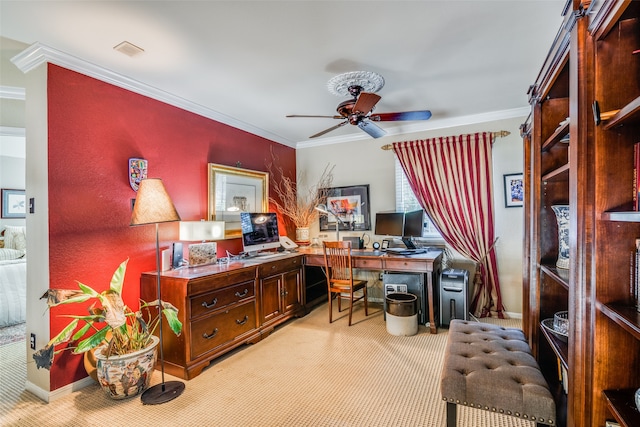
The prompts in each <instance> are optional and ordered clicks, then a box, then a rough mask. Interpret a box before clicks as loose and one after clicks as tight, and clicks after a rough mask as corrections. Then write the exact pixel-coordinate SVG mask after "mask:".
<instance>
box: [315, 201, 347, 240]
mask: <svg viewBox="0 0 640 427" xmlns="http://www.w3.org/2000/svg"><path fill="white" fill-rule="evenodd" d="M314 209H315V210H317V211H318V212H320V213H323V214H325V215H329V214H331V215H333V216H334V217H335V218H336V241H340V224H342V225H347V224H345V223H344V221H342V220H341V219H340V217H338V215H336V214H335V213H333V212H332V211H330V210H329V208H327V205H323V204H320V205H318V206H316V207H315V208H314Z"/></svg>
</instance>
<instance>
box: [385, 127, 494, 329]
mask: <svg viewBox="0 0 640 427" xmlns="http://www.w3.org/2000/svg"><path fill="white" fill-rule="evenodd" d="M492 138H493V137H492V134H491V133H489V132H483V133H476V134H470V135H460V136H455V137H441V138H433V139H425V140H419V141H405V142H395V143H393V150H394V152H395V153H396V155H397V156H398V159H399V160H400V164H401V165H402V168H403V169H404V172H405V174H406V176H407V179H408V181H409V185H410V186H411V188H412V190H413V192H414V194H415V196H416V198H417V199H418V201H419V202H420V205H421V206H422V208H423V209H424V210H425V211H426V212H427V214H428V215H429V218H431V220H432V221H433V223H434V225H435V226H436V227H437V228H438V230H439V231H440V233H441V234H442V236H443V238H444V240H445V241H446V242H447V243H448V244H449V245H450V246H451V247H452V248H454V249H455V250H456V251H458V252H459V253H460V254H462V255H463V256H465V257H467V258H469V259H471V260H473V261H475V262H476V263H477V266H478V267H477V271H476V274H475V280H474V282H475V287H474V291H473V298H472V304H471V311H472V312H473V313H474V315H475V316H477V317H489V316H493V317H499V318H504V307H503V306H502V296H501V295H500V282H499V280H498V263H497V259H496V253H495V251H494V250H493V248H494V244H495V237H494V222H493V185H492V182H491V176H492V170H491V168H492V167H491V143H492Z"/></svg>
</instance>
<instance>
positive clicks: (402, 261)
mask: <svg viewBox="0 0 640 427" xmlns="http://www.w3.org/2000/svg"><path fill="white" fill-rule="evenodd" d="M294 257H302V262H303V263H304V265H309V266H320V267H324V253H323V250H322V248H312V247H301V248H298V249H297V251H296V252H283V253H282V254H281V256H278V257H274V258H267V259H261V258H260V257H255V258H247V259H243V260H238V261H231V262H230V263H228V264H227V263H218V264H213V265H204V266H197V267H188V268H180V269H177V270H171V271H164V272H162V276H165V277H177V278H191V279H192V278H197V277H201V276H208V275H211V274H218V273H228V272H231V271H237V270H240V269H243V268H255V267H256V265H260V264H265V263H269V262H278V261H281V260H284V259H288V258H294ZM351 258H352V261H353V266H354V268H358V269H363V270H382V271H395V272H407V273H425V274H426V275H427V290H428V299H429V323H430V330H431V333H436V332H437V331H436V322H435V312H434V309H433V297H434V294H433V285H434V283H436V278H435V277H434V273H437V269H438V268H439V263H440V260H441V258H442V250H439V249H436V250H433V251H429V252H426V253H421V254H415V255H397V254H394V253H390V252H384V251H373V250H366V249H365V250H361V249H354V250H352V252H351ZM145 274H155V273H154V272H150V273H145Z"/></svg>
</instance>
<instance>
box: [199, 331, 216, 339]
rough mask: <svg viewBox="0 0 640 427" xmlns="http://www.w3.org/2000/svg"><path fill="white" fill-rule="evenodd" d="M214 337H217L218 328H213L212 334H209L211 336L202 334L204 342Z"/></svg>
mask: <svg viewBox="0 0 640 427" xmlns="http://www.w3.org/2000/svg"><path fill="white" fill-rule="evenodd" d="M216 335H218V328H215V329H214V330H213V332H211V335H208V334H207V333H206V332H205V333H204V334H202V338H204V339H206V340H210V339H211V338H213V337H215V336H216Z"/></svg>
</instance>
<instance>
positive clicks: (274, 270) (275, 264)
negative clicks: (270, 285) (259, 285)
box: [258, 256, 302, 277]
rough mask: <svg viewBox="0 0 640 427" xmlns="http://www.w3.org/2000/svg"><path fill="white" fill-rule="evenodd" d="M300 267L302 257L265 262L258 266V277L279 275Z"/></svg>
mask: <svg viewBox="0 0 640 427" xmlns="http://www.w3.org/2000/svg"><path fill="white" fill-rule="evenodd" d="M301 265H302V257H299V256H297V257H294V258H285V259H279V260H276V261H272V262H266V263H264V264H260V265H259V266H258V275H259V277H269V276H273V275H275V274H281V273H284V272H285V271H291V270H295V269H296V268H300V266H301Z"/></svg>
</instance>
